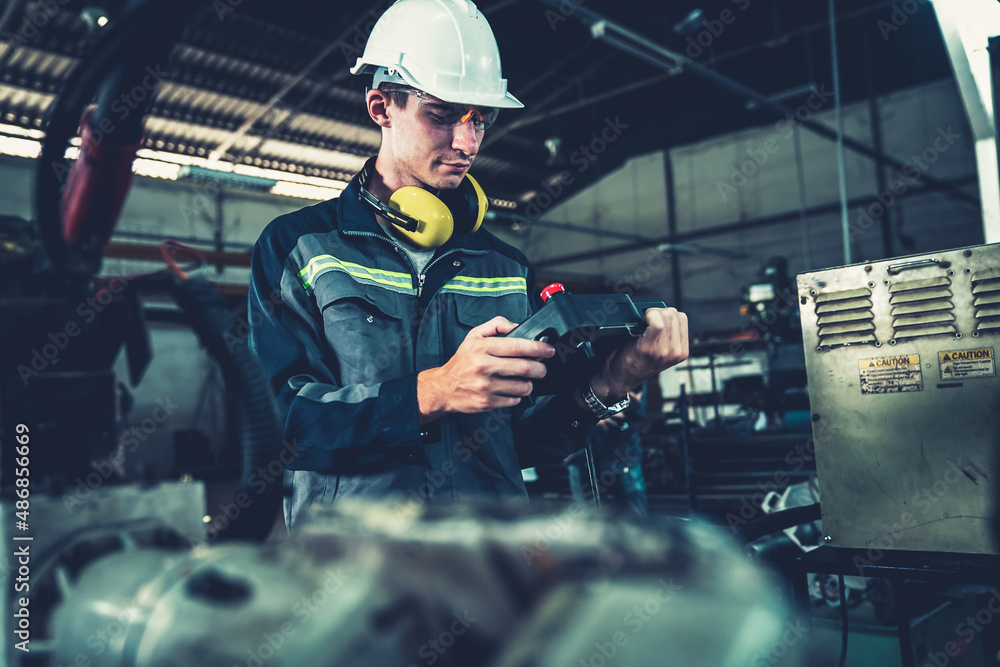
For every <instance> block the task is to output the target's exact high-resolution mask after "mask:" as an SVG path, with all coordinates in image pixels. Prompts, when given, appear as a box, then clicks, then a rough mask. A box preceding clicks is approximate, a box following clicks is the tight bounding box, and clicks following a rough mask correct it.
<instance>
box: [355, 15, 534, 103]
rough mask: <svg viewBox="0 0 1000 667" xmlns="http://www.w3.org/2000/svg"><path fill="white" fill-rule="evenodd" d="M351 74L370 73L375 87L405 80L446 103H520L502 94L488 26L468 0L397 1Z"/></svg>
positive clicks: (494, 45) (504, 86) (496, 53)
mask: <svg viewBox="0 0 1000 667" xmlns="http://www.w3.org/2000/svg"><path fill="white" fill-rule="evenodd" d="M351 74H373V75H375V82H374V85H373V87H375V88H377V87H378V84H379V83H381V82H384V81H389V82H398V83H404V84H406V85H409V86H412V87H414V88H417V89H419V90H423V91H425V92H428V93H430V94H431V95H434V96H435V97H438V98H440V99H442V100H444V101H445V102H454V103H458V104H476V105H479V106H485V107H498V108H508V109H516V108H520V107H523V106H524V105H523V104H521V103H520V102H519V101H518V100H517V98H515V97H514V96H513V95H511V94H510V93H508V92H507V80H506V79H504V78H503V77H502V76H501V75H500V50H499V49H498V48H497V41H496V38H494V37H493V30H492V29H490V24H489V23H487V21H486V17H485V16H483V15H482V13H480V11H479V10H478V9H477V8H476V5H474V4H473V3H472V2H470V1H469V0H398V1H397V2H396V3H395V4H394V5H392V6H391V7H389V9H387V10H386V12H385V13H384V14H382V16H381V17H380V18H379V20H378V22H377V23H376V24H375V27H374V28H373V29H372V34H371V36H370V37H369V38H368V44H367V45H365V52H364V54H362V56H361V57H360V58H358V62H357V64H355V65H354V67H352V68H351Z"/></svg>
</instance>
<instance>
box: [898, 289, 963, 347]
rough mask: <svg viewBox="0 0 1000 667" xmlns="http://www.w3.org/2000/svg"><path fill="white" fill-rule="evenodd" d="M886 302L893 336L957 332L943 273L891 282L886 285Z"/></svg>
mask: <svg viewBox="0 0 1000 667" xmlns="http://www.w3.org/2000/svg"><path fill="white" fill-rule="evenodd" d="M889 305H890V306H891V307H892V310H891V311H890V312H891V315H892V331H893V334H892V336H893V338H895V339H896V340H906V339H909V338H919V337H921V336H938V335H942V334H951V335H954V334H955V333H957V332H958V328H957V327H956V326H955V312H954V311H955V304H954V303H953V302H952V292H951V278H949V277H947V276H938V277H936V278H921V279H920V280H906V281H900V282H896V283H893V284H892V285H890V286H889Z"/></svg>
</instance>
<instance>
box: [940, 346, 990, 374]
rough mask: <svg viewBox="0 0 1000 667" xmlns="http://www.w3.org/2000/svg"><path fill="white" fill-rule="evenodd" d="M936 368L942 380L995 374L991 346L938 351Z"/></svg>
mask: <svg viewBox="0 0 1000 667" xmlns="http://www.w3.org/2000/svg"><path fill="white" fill-rule="evenodd" d="M938 368H939V369H940V370H941V379H942V380H966V379H968V378H991V377H996V374H997V369H996V362H995V361H994V357H993V348H992V347H984V348H980V349H978V350H952V351H949V352H938Z"/></svg>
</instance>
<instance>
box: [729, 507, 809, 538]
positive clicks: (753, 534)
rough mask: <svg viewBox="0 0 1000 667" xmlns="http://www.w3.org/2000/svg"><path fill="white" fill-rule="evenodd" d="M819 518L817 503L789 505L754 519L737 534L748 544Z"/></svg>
mask: <svg viewBox="0 0 1000 667" xmlns="http://www.w3.org/2000/svg"><path fill="white" fill-rule="evenodd" d="M820 518H821V514H820V507H819V503H815V504H813V505H802V506H801V507H789V508H788V509H785V510H781V511H780V512H775V513H773V514H765V515H764V516H762V517H760V518H759V519H754V520H753V521H751V522H750V523H748V524H747V525H745V526H743V529H742V530H741V531H740V532H739V533H738V534H737V537H738V538H739V539H740V540H741V541H742V542H743V544H749V543H750V542H753V541H754V540H756V539H759V538H761V537H764V536H765V535H770V534H771V533H777V532H778V531H780V530H785V529H786V528H792V527H794V526H801V525H802V524H804V523H809V522H810V521H817V520H819V519H820Z"/></svg>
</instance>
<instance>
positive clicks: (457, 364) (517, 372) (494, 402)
mask: <svg viewBox="0 0 1000 667" xmlns="http://www.w3.org/2000/svg"><path fill="white" fill-rule="evenodd" d="M516 326H517V325H516V324H515V323H513V322H511V321H510V320H508V319H506V318H504V317H499V316H498V317H494V318H493V319H492V320H490V321H489V322H487V323H485V324H481V325H479V326H478V327H476V328H475V329H472V330H471V331H470V332H469V333H468V334H467V335H466V337H465V340H464V341H462V344H461V345H460V346H459V347H458V350H456V352H455V355H454V356H453V357H452V358H451V359H449V360H448V362H447V363H446V364H445V365H444V366H441V367H439V368H431V369H428V370H426V371H423V372H421V373H420V374H419V375H417V403H418V404H419V407H420V425H421V426H423V425H424V424H427V423H429V422H432V421H434V420H435V419H438V418H439V417H441V416H443V415H446V414H448V413H454V412H461V413H477V412H489V411H490V410H494V409H496V408H509V407H513V406H515V405H517V404H518V403H519V402H520V401H521V399H522V398H524V397H525V396H527V395H529V394H530V393H531V391H532V384H531V381H532V380H539V379H541V378H543V377H545V365H544V364H543V363H542V362H541V361H539V359H546V358H548V357H551V356H553V355H554V354H555V353H556V349H555V348H554V347H552V346H551V345H549V344H548V343H542V342H540V341H534V340H525V339H523V338H503V337H502V336H503V335H504V334H507V333H509V332H511V331H513V329H514V328H515V327H516Z"/></svg>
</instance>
